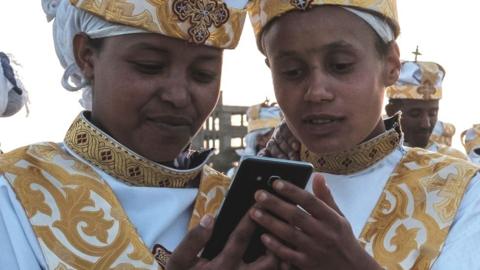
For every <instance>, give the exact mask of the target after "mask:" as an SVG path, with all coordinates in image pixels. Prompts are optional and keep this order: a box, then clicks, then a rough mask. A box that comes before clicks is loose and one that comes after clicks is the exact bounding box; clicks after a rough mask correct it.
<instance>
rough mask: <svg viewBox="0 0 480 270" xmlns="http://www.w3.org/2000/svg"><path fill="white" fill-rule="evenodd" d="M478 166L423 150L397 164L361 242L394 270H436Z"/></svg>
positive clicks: (413, 153)
mask: <svg viewBox="0 0 480 270" xmlns="http://www.w3.org/2000/svg"><path fill="white" fill-rule="evenodd" d="M477 170H478V168H477V167H475V166H474V165H472V164H470V163H468V162H465V161H463V160H460V159H455V158H450V157H448V156H445V155H441V154H437V153H432V152H428V151H425V150H422V149H419V148H413V149H410V150H409V151H408V153H407V154H406V155H405V157H404V158H403V160H402V161H401V162H400V163H399V165H397V167H396V169H395V171H394V172H393V174H392V175H391V177H390V179H389V180H388V182H387V184H386V186H385V189H384V191H383V193H382V195H381V197H380V200H379V201H378V203H377V205H376V207H375V208H374V210H373V212H372V214H371V216H370V218H369V219H368V221H367V224H366V225H365V227H364V229H363V231H362V233H361V235H360V243H361V244H362V246H363V247H364V248H365V250H366V251H367V252H368V253H369V254H370V255H371V256H373V257H374V258H375V260H376V261H377V262H378V263H379V264H380V265H381V266H382V267H383V268H384V269H388V270H393V269H418V270H423V269H425V270H426V269H430V267H431V266H432V264H433V263H434V262H435V260H436V258H437V257H438V256H439V254H440V252H441V250H442V247H443V243H444V241H445V239H446V237H447V235H448V232H449V230H450V227H451V225H452V222H453V220H454V218H455V215H456V213H457V210H458V207H459V205H460V202H461V200H462V198H463V194H464V192H465V190H466V188H467V186H468V184H469V182H470V180H471V179H472V177H473V176H474V175H475V174H476V173H477Z"/></svg>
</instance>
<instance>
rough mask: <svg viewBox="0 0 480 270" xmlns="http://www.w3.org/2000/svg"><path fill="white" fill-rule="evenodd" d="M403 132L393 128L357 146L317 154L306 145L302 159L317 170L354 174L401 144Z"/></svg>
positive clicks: (303, 148)
mask: <svg viewBox="0 0 480 270" xmlns="http://www.w3.org/2000/svg"><path fill="white" fill-rule="evenodd" d="M400 138H401V133H400V132H399V131H398V130H397V129H396V128H392V129H390V130H388V131H387V132H385V133H383V134H381V135H380V136H377V137H375V138H373V139H371V140H369V141H367V142H364V143H362V144H359V145H357V146H356V147H355V148H353V149H350V150H346V151H342V152H338V153H328V154H322V155H317V154H315V153H313V152H311V151H309V150H308V149H307V148H306V147H305V146H304V145H302V148H301V160H303V161H307V162H310V163H312V164H313V166H314V168H315V170H316V171H317V172H324V173H331V174H352V173H356V172H359V171H362V170H365V169H366V168H368V167H370V166H372V165H373V164H375V163H377V162H378V161H380V160H381V159H383V158H385V157H386V156H387V155H388V154H390V153H392V152H393V150H394V149H395V148H397V147H398V146H399V145H400Z"/></svg>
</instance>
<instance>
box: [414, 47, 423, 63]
mask: <svg viewBox="0 0 480 270" xmlns="http://www.w3.org/2000/svg"><path fill="white" fill-rule="evenodd" d="M412 53H413V54H414V55H415V62H417V59H418V56H419V55H422V53H421V52H420V51H419V50H418V45H417V49H415V51H414V52H412Z"/></svg>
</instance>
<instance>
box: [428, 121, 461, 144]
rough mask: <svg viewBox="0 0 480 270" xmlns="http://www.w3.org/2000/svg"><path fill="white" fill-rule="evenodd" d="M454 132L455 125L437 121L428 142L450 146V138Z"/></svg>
mask: <svg viewBox="0 0 480 270" xmlns="http://www.w3.org/2000/svg"><path fill="white" fill-rule="evenodd" d="M455 131H456V129H455V125H453V124H450V123H446V122H442V121H440V120H439V121H437V123H436V124H435V127H434V128H433V132H432V135H431V136H430V140H431V141H434V142H436V143H440V144H444V145H447V146H452V138H453V135H455Z"/></svg>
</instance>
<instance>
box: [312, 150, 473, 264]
mask: <svg viewBox="0 0 480 270" xmlns="http://www.w3.org/2000/svg"><path fill="white" fill-rule="evenodd" d="M405 150H406V149H405V148H403V147H400V148H398V149H397V150H395V151H394V152H393V153H391V154H390V155H388V156H387V157H386V158H385V159H383V160H382V161H380V162H379V163H377V164H375V165H374V166H372V167H370V168H368V169H366V170H364V171H362V172H359V173H356V174H352V175H332V174H323V175H324V176H325V178H326V182H327V185H328V187H329V188H330V191H331V192H332V195H333V197H334V199H335V202H336V203H337V205H338V207H339V208H340V210H341V211H342V212H343V214H344V215H345V217H346V218H347V220H348V221H349V222H350V224H351V226H352V230H353V233H354V235H355V237H357V238H358V237H359V236H360V234H361V232H362V229H363V227H364V226H365V224H366V221H367V219H368V217H369V216H370V214H371V212H372V211H373V209H374V207H375V205H376V203H377V201H378V200H379V198H380V195H381V193H382V191H383V189H384V187H385V184H386V183H387V181H388V178H389V177H390V175H391V173H392V172H393V170H394V169H395V167H396V166H397V165H398V163H399V162H400V160H401V159H402V157H403V155H404V154H405V153H406V151H405ZM307 190H310V191H311V190H312V186H311V182H310V183H309V184H308V186H307ZM479 194H480V176H479V175H478V174H477V175H476V176H475V177H474V178H473V179H472V181H471V183H470V185H469V186H468V188H467V191H466V193H465V196H464V198H463V200H462V202H461V204H460V208H459V210H458V212H457V215H456V217H455V220H454V222H453V225H452V228H451V230H450V233H449V234H448V236H447V239H446V241H445V246H444V247H443V250H442V252H441V254H440V256H439V258H438V259H437V261H436V262H435V263H434V265H433V266H432V268H431V269H432V270H451V269H455V270H471V269H480V262H479V261H478V243H480V196H479Z"/></svg>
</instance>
